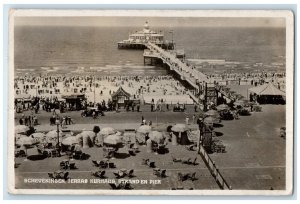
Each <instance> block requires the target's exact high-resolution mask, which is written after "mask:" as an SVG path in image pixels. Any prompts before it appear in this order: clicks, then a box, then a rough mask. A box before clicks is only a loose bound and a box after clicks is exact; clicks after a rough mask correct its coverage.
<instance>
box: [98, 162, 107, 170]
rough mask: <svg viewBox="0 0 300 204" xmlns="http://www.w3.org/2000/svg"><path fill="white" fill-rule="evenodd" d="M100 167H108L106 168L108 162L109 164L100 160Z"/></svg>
mask: <svg viewBox="0 0 300 204" xmlns="http://www.w3.org/2000/svg"><path fill="white" fill-rule="evenodd" d="M99 167H100V168H103V169H106V168H107V167H108V164H107V162H104V161H100V162H99Z"/></svg>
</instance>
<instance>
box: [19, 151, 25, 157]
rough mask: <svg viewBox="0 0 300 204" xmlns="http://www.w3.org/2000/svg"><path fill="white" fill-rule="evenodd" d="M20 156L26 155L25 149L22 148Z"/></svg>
mask: <svg viewBox="0 0 300 204" xmlns="http://www.w3.org/2000/svg"><path fill="white" fill-rule="evenodd" d="M19 156H20V157H26V153H25V151H24V150H22V149H21V150H20V151H19Z"/></svg>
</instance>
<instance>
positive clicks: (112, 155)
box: [106, 151, 115, 158]
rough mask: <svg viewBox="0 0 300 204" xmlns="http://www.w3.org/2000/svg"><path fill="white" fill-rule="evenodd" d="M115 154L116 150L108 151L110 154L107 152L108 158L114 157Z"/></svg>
mask: <svg viewBox="0 0 300 204" xmlns="http://www.w3.org/2000/svg"><path fill="white" fill-rule="evenodd" d="M114 154H115V152H114V151H111V152H108V154H107V156H106V157H107V158H112V157H114Z"/></svg>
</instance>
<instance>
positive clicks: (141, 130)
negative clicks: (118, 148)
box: [137, 125, 151, 134]
mask: <svg viewBox="0 0 300 204" xmlns="http://www.w3.org/2000/svg"><path fill="white" fill-rule="evenodd" d="M137 132H139V133H144V134H146V133H149V132H151V127H150V126H149V125H142V126H140V127H139V128H138V129H137Z"/></svg>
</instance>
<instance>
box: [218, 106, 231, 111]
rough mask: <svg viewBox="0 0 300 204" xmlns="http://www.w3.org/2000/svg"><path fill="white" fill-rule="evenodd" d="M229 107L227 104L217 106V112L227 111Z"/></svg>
mask: <svg viewBox="0 0 300 204" xmlns="http://www.w3.org/2000/svg"><path fill="white" fill-rule="evenodd" d="M228 109H229V106H228V105H227V104H221V105H218V106H217V110H218V111H223V110H228Z"/></svg>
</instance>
